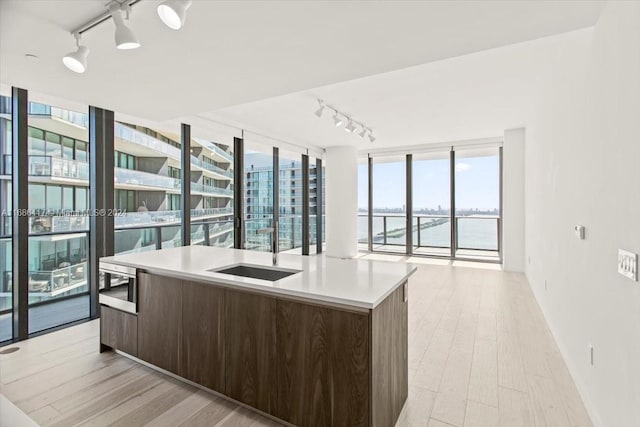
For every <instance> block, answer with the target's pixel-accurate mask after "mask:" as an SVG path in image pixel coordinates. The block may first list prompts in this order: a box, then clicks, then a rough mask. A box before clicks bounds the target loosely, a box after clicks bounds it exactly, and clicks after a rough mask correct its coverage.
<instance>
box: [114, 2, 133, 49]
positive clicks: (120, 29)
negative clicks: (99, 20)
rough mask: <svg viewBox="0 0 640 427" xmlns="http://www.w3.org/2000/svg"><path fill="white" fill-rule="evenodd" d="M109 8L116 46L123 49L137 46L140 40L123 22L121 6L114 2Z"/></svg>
mask: <svg viewBox="0 0 640 427" xmlns="http://www.w3.org/2000/svg"><path fill="white" fill-rule="evenodd" d="M109 10H110V11H111V17H112V18H113V22H115V24H116V34H115V36H116V47H117V48H118V49H123V50H128V49H137V48H139V47H140V41H139V40H138V38H137V37H136V35H135V34H134V33H133V31H131V28H129V27H127V24H125V22H124V17H123V16H122V15H123V13H122V12H123V8H122V6H121V5H119V4H118V3H116V2H114V3H111V6H109ZM128 16H129V12H128V11H127V19H128Z"/></svg>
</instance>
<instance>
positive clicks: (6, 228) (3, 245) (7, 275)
mask: <svg viewBox="0 0 640 427" xmlns="http://www.w3.org/2000/svg"><path fill="white" fill-rule="evenodd" d="M0 113H2V115H0V150H2V151H0V154H1V155H2V158H3V159H4V161H5V165H4V166H5V169H4V174H6V175H9V176H8V177H7V179H2V180H0V203H1V204H2V206H0V208H2V210H3V211H6V212H8V213H10V212H11V195H12V191H13V181H12V180H11V142H12V141H11V139H12V130H11V115H10V114H11V97H10V96H0ZM0 221H1V223H0V224H1V227H0V342H2V341H7V340H10V339H12V338H13V328H12V325H13V314H12V310H11V308H12V304H13V298H12V294H11V292H12V289H13V265H12V244H11V232H12V230H11V215H2V216H1V217H0Z"/></svg>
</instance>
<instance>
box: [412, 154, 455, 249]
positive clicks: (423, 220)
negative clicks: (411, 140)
mask: <svg viewBox="0 0 640 427" xmlns="http://www.w3.org/2000/svg"><path fill="white" fill-rule="evenodd" d="M450 169H451V168H450V151H449V150H445V151H437V152H433V153H420V154H414V155H413V164H412V192H413V215H412V220H413V221H412V225H413V242H412V243H413V253H415V254H424V255H443V256H449V255H450V254H451V183H450V178H451V176H450V175H451V173H450Z"/></svg>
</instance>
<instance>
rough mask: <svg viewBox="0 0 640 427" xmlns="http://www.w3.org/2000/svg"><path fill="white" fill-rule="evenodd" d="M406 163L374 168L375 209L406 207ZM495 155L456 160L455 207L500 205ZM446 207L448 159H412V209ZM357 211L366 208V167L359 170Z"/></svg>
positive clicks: (379, 164) (376, 164) (447, 204)
mask: <svg viewBox="0 0 640 427" xmlns="http://www.w3.org/2000/svg"><path fill="white" fill-rule="evenodd" d="M404 181H405V163H404V161H401V162H395V163H380V162H378V163H376V162H375V160H374V165H373V205H374V208H401V207H402V206H403V205H404V204H405V191H406V190H405V182H404ZM498 187H499V159H498V156H487V157H468V158H460V159H457V160H456V206H457V208H459V209H475V208H478V209H481V210H482V209H494V208H498V205H499V200H500V196H499V190H498ZM438 205H440V206H442V207H443V208H444V209H447V208H448V207H449V159H448V158H445V159H437V160H414V162H413V207H414V209H422V208H434V209H435V208H437V207H438ZM358 208H363V209H366V208H367V165H366V164H360V165H359V167H358Z"/></svg>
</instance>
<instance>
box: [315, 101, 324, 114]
mask: <svg viewBox="0 0 640 427" xmlns="http://www.w3.org/2000/svg"><path fill="white" fill-rule="evenodd" d="M318 104H320V108H318V109H317V110H316V112H315V115H316V116H318V117H322V112H323V111H324V102H322V100H321V99H318Z"/></svg>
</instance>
